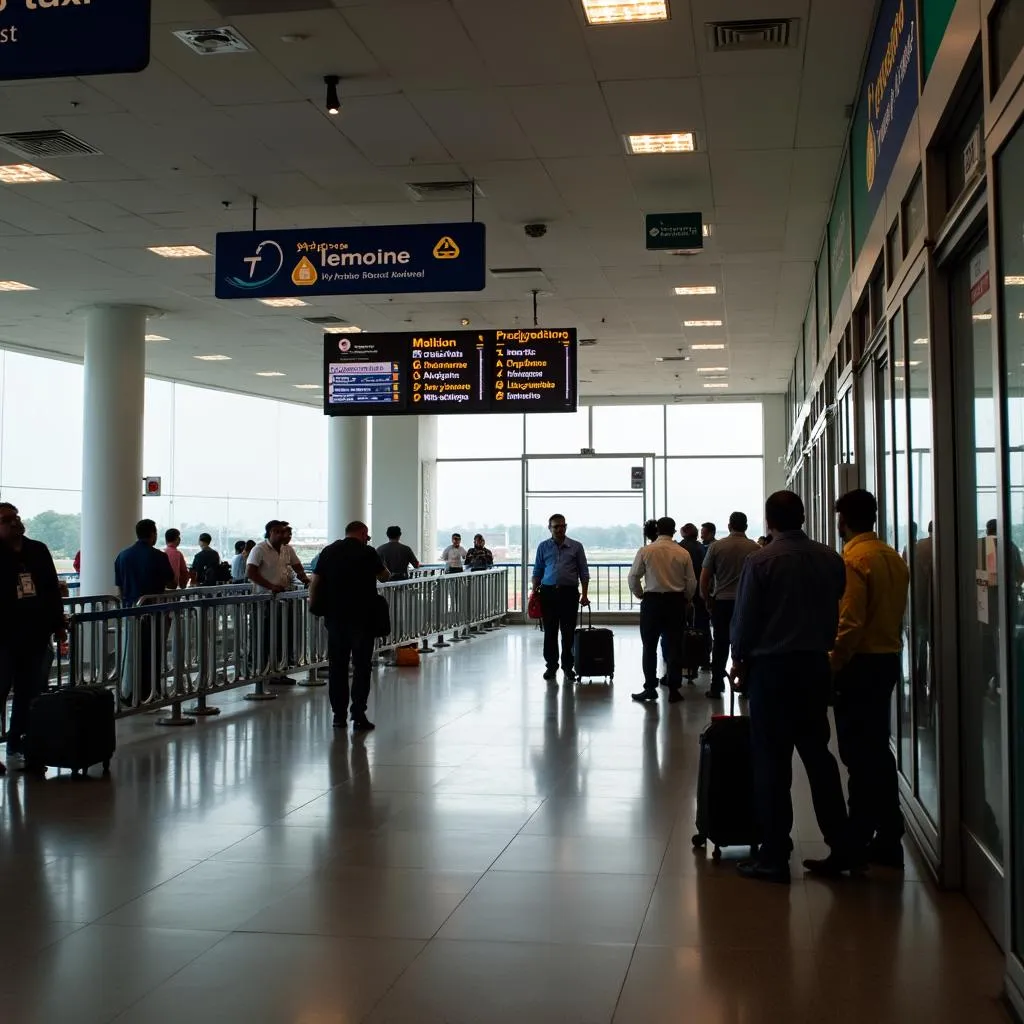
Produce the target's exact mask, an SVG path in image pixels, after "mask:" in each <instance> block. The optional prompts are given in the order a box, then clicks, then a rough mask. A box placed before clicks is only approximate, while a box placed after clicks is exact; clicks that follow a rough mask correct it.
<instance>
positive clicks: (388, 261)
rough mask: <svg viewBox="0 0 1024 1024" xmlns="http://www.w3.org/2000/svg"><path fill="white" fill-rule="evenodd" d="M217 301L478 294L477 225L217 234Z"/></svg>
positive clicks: (480, 241) (481, 265)
mask: <svg viewBox="0 0 1024 1024" xmlns="http://www.w3.org/2000/svg"><path fill="white" fill-rule="evenodd" d="M216 264H217V266H216V282H217V284H216V293H217V298H218V299H271V298H273V299H282V298H308V297H311V296H317V295H374V294H382V293H399V292H479V291H482V290H483V289H484V287H485V285H486V283H487V282H486V228H485V227H484V225H483V224H479V223H463V224H406V225H398V226H388V227H354V228H313V229H310V230H308V231H273V230H268V231H232V232H222V233H221V234H218V235H217V260H216Z"/></svg>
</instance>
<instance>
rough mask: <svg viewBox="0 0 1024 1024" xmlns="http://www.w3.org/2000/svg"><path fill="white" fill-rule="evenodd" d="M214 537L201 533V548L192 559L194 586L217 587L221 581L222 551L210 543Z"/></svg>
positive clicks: (191, 573) (191, 572)
mask: <svg viewBox="0 0 1024 1024" xmlns="http://www.w3.org/2000/svg"><path fill="white" fill-rule="evenodd" d="M212 543H213V538H212V537H211V536H210V535H209V534H208V533H201V534H199V550H198V551H197V552H196V553H195V557H194V558H193V559H192V569H191V571H190V575H191V577H192V585H193V586H194V587H215V586H216V585H217V583H218V582H219V575H220V553H219V552H217V551H214V550H213V548H212V547H210V545H211V544H212Z"/></svg>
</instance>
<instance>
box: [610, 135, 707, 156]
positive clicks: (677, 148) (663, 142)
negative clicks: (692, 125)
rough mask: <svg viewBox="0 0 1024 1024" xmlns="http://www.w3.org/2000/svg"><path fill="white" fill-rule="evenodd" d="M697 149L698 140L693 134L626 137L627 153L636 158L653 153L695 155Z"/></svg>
mask: <svg viewBox="0 0 1024 1024" xmlns="http://www.w3.org/2000/svg"><path fill="white" fill-rule="evenodd" d="M696 149H697V139H696V137H695V136H694V134H693V132H664V133H662V134H661V135H627V136H626V151H627V152H628V153H632V154H633V155H634V156H645V155H648V154H651V153H693V152H695V151H696Z"/></svg>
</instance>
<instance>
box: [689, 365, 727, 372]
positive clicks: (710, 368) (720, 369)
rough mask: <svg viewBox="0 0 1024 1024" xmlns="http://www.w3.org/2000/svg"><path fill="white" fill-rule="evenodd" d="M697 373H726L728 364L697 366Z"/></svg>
mask: <svg viewBox="0 0 1024 1024" xmlns="http://www.w3.org/2000/svg"><path fill="white" fill-rule="evenodd" d="M697 372H698V373H728V372H729V367H728V366H698V367H697Z"/></svg>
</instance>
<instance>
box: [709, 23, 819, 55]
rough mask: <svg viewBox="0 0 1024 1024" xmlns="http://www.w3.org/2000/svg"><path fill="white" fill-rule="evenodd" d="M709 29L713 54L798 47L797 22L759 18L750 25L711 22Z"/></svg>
mask: <svg viewBox="0 0 1024 1024" xmlns="http://www.w3.org/2000/svg"><path fill="white" fill-rule="evenodd" d="M706 27H707V33H708V46H709V47H710V49H711V51H712V52H713V53H735V52H738V51H742V50H785V49H788V48H789V47H791V46H796V44H797V38H798V31H797V29H798V27H799V20H798V19H797V18H757V19H753V20H748V21H712V22H709V23H708V25H707V26H706Z"/></svg>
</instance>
